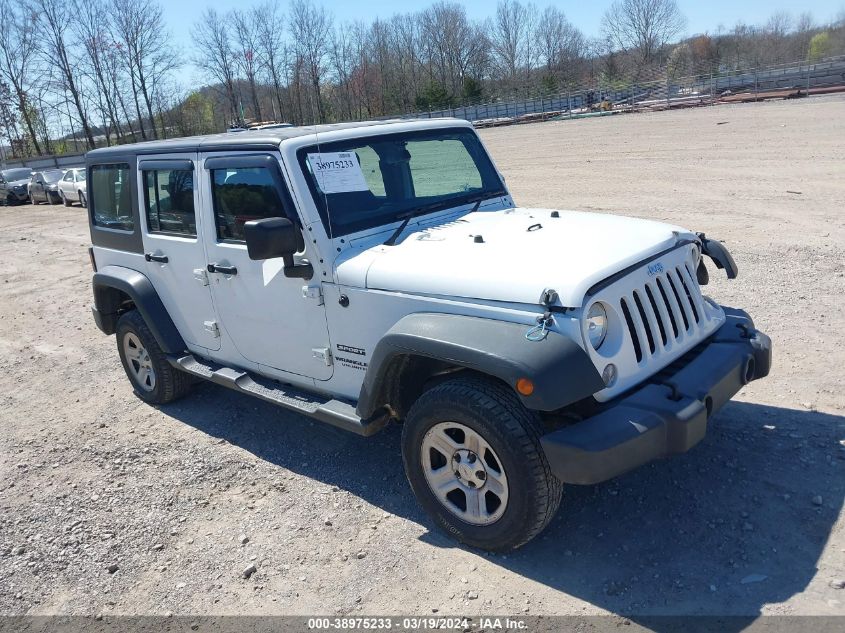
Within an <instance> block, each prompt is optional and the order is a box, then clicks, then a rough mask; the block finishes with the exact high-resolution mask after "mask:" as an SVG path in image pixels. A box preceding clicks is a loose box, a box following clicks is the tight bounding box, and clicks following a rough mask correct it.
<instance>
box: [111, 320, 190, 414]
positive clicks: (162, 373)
mask: <svg viewBox="0 0 845 633" xmlns="http://www.w3.org/2000/svg"><path fill="white" fill-rule="evenodd" d="M117 351H118V354H119V355H120V361H121V363H123V369H124V371H125V372H126V376H127V377H128V378H129V382H131V383H132V387H133V388H134V389H135V393H136V394H138V397H139V398H141V400H143V401H145V402H149V403H150V404H166V403H168V402H172V401H173V400H176V399H177V398H181V397H182V396H184V395H185V394H186V393H188V391H190V388H191V379H190V377H189V376H188V374H186V373H184V372H181V371H179V370H178V369H176V368H175V367H173V365H171V364H170V363H169V362H168V361H167V357H166V356H165V354H164V352H163V351H162V350H161V347H159V345H158V342H157V341H156V339H155V337H154V336H153V334H152V332H151V331H150V329H149V328H148V327H147V324H146V323H145V322H144V318H143V317H142V316H141V315H140V313H139V312H138V311H137V310H130V311H129V312H127V313H125V314H124V315H123V316H121V317H120V319H119V320H118V322H117Z"/></svg>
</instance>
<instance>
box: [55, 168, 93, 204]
mask: <svg viewBox="0 0 845 633" xmlns="http://www.w3.org/2000/svg"><path fill="white" fill-rule="evenodd" d="M87 194H88V187H87V185H86V182H85V168H84V167H72V168H70V169H68V170H67V171H66V172H65V175H64V176H63V177H62V179H61V180H60V181H59V197H60V198H61V200H62V203H63V204H64V205H65V206H66V207H69V206H70V205H71V204H73V203H74V202H78V203H79V206H81V207H87V206H88V200H87Z"/></svg>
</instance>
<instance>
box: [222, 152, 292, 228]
mask: <svg viewBox="0 0 845 633" xmlns="http://www.w3.org/2000/svg"><path fill="white" fill-rule="evenodd" d="M211 198H212V201H213V204H214V219H215V223H216V224H217V239H219V240H235V241H243V240H244V224H245V223H246V222H249V221H250V220H260V219H263V218H275V217H283V216H284V215H285V213H284V207H283V206H282V200H281V198H280V197H279V192H278V190H277V189H276V184H275V183H274V182H273V177H272V176H271V175H270V171H269V170H268V169H267V168H266V167H232V168H228V169H213V170H211Z"/></svg>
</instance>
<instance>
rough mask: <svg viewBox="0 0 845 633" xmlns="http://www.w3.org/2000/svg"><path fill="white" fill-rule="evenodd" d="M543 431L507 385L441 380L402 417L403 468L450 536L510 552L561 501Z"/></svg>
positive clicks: (538, 527)
mask: <svg viewBox="0 0 845 633" xmlns="http://www.w3.org/2000/svg"><path fill="white" fill-rule="evenodd" d="M541 432H542V429H541V426H540V422H539V420H538V419H537V418H536V416H534V415H533V414H532V413H531V412H530V411H528V410H527V409H525V407H523V406H522V404H521V403H520V402H519V400H518V399H517V397H516V395H515V394H514V393H513V392H512V391H510V390H509V389H507V387H505V386H503V385H499V384H497V383H494V382H492V381H487V380H484V379H483V378H475V377H471V378H459V379H455V380H450V381H447V382H443V383H440V384H439V385H436V386H435V387H433V388H431V389H429V390H428V391H426V392H425V393H423V395H422V396H420V398H419V400H417V402H416V403H415V404H414V406H413V407H412V408H411V411H410V412H409V414H408V417H407V419H406V420H405V424H404V428H403V431H402V455H403V460H404V463H405V473H406V475H407V476H408V481H409V482H410V484H411V488H412V489H413V491H414V494H415V495H416V496H417V499H418V500H419V502H420V504H421V505H422V507H423V509H425V510H426V512H428V514H429V515H431V517H432V518H433V519H434V520H435V521H436V522H437V524H438V525H439V526H440V527H441V528H443V529H444V530H445V531H446V532H447V533H448V534H450V535H451V536H452V537H453V538H455V539H457V540H458V541H460V542H462V543H466V544H468V545H473V546H476V547H480V548H483V549H487V550H494V551H507V550H511V549H514V548H517V547H519V546H520V545H523V544H525V543H527V542H528V541H529V540H531V539H532V538H534V537H535V536H536V535H537V534H539V533H540V531H541V530H542V529H543V528H544V527H546V525H548V523H549V521H551V519H552V517H554V515H555V512H556V511H557V508H558V505H559V504H560V498H561V483H560V482H559V481H558V480H557V479H556V478H555V477H554V475H552V473H551V470H550V469H549V465H548V462H547V461H546V458H545V455H544V453H543V450H542V448H541V447H540V439H539V438H540V435H541Z"/></svg>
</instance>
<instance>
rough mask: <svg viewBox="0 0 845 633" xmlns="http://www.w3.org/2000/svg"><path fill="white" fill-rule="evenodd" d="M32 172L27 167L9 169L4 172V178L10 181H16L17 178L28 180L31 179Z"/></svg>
mask: <svg viewBox="0 0 845 633" xmlns="http://www.w3.org/2000/svg"><path fill="white" fill-rule="evenodd" d="M30 174H32V172H31V171H30V170H29V169H27V168H25V167H23V168H21V169H7V170H6V171H4V172H3V178H5V179H6V180H7V181H8V182H14V181H15V180H27V179H29V176H30Z"/></svg>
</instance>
